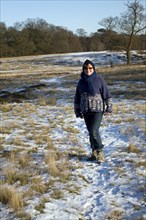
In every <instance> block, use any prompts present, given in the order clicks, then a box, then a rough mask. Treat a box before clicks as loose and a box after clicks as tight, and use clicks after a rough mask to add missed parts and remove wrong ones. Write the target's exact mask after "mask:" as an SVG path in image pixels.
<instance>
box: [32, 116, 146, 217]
mask: <svg viewBox="0 0 146 220" xmlns="http://www.w3.org/2000/svg"><path fill="white" fill-rule="evenodd" d="M112 117H113V116H112ZM70 121H74V127H76V128H79V129H80V133H79V134H78V135H77V137H76V138H78V142H79V146H82V147H83V149H84V150H85V155H84V156H83V155H78V156H80V157H77V156H73V157H72V158H71V161H72V162H73V163H74V164H75V166H76V169H75V170H74V171H73V172H72V174H73V175H74V176H75V177H78V178H77V179H75V181H77V184H78V186H80V192H79V194H70V195H68V194H66V195H65V196H64V198H63V199H60V200H55V199H54V200H51V202H49V203H46V205H45V209H44V213H43V214H41V215H39V216H38V217H36V218H34V219H37V220H52V219H54V220H58V219H62V220H108V219H112V220H118V219H126V220H131V219H138V218H139V217H141V219H146V208H145V204H144V194H143V193H144V187H145V178H144V176H143V175H144V174H145V170H144V168H143V167H142V166H141V167H140V168H139V169H138V168H136V167H134V166H133V164H132V163H131V159H132V158H133V159H134V160H137V161H138V160H141V158H138V155H137V154H135V153H128V152H127V151H126V150H125V149H126V148H127V146H128V143H129V142H128V141H129V140H128V139H127V138H126V136H125V138H124V135H123V134H121V133H120V130H119V128H118V127H119V126H118V125H116V124H113V123H108V119H103V125H102V127H101V135H102V139H103V143H104V145H105V148H104V152H105V157H106V161H105V163H103V164H101V165H99V164H97V163H96V162H88V161H86V155H89V154H90V147H89V143H88V133H87V130H86V128H85V125H84V122H83V120H82V119H75V118H74V116H73V115H72V117H70V119H68V120H67V119H66V123H70ZM68 147H69V146H68V145H66V146H64V148H65V149H64V150H68ZM72 154H76V151H72ZM143 159H144V157H143ZM140 172H141V173H143V175H140Z"/></svg>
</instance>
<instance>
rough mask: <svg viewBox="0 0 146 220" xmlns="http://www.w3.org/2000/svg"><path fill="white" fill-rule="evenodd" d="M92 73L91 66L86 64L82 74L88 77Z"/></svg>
mask: <svg viewBox="0 0 146 220" xmlns="http://www.w3.org/2000/svg"><path fill="white" fill-rule="evenodd" d="M93 72H94V69H93V66H92V65H91V64H88V65H86V66H85V67H84V73H85V74H86V75H87V76H90V75H91V74H92V73H93Z"/></svg>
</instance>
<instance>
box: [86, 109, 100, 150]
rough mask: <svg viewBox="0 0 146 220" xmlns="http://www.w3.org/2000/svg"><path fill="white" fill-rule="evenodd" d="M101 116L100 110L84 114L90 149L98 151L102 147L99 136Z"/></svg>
mask: <svg viewBox="0 0 146 220" xmlns="http://www.w3.org/2000/svg"><path fill="white" fill-rule="evenodd" d="M102 116H103V114H102V112H97V113H86V114H85V115H84V120H85V123H86V126H87V130H88V132H89V139H90V143H91V148H92V150H98V151H100V150H101V149H102V148H103V144H102V140H101V136H100V133H99V128H100V125H101V121H102Z"/></svg>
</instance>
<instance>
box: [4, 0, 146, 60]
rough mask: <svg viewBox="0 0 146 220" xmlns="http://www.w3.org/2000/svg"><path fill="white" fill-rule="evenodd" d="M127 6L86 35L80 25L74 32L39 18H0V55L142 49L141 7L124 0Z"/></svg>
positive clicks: (145, 48) (143, 47) (145, 36)
mask: <svg viewBox="0 0 146 220" xmlns="http://www.w3.org/2000/svg"><path fill="white" fill-rule="evenodd" d="M127 7H128V11H127V12H126V13H125V15H124V14H123V15H122V16H121V17H120V18H117V17H115V18H113V17H109V18H105V19H103V20H102V21H100V22H99V24H100V25H101V26H103V28H101V29H98V30H97V31H96V32H95V33H91V34H90V36H87V34H86V32H85V30H84V29H82V28H81V29H77V31H76V34H74V33H73V32H72V31H70V30H68V29H66V28H63V27H60V26H55V25H53V24H48V23H47V22H46V21H45V20H44V19H40V18H36V19H27V20H26V21H24V22H21V23H20V22H16V23H15V24H14V26H11V27H6V25H5V23H4V22H0V57H11V56H25V55H38V54H55V53H69V52H85V51H101V50H118V51H119V50H125V51H127V53H128V52H129V51H130V50H146V44H145V39H146V34H145V32H144V31H143V30H144V28H145V27H144V26H143V21H144V15H143V13H142V12H143V8H142V6H141V5H140V3H139V2H138V1H137V0H134V2H133V3H130V4H127ZM138 16H139V17H138ZM128 46H129V47H128ZM127 55H128V54H127Z"/></svg>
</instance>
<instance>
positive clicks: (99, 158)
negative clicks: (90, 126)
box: [93, 150, 105, 163]
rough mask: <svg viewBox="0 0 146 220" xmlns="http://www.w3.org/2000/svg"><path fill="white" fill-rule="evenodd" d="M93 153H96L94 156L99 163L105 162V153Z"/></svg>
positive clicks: (96, 151)
mask: <svg viewBox="0 0 146 220" xmlns="http://www.w3.org/2000/svg"><path fill="white" fill-rule="evenodd" d="M93 153H94V156H95V158H96V160H97V162H99V163H103V162H104V161H105V159H104V153H103V151H98V150H95V151H94V152H93Z"/></svg>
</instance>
